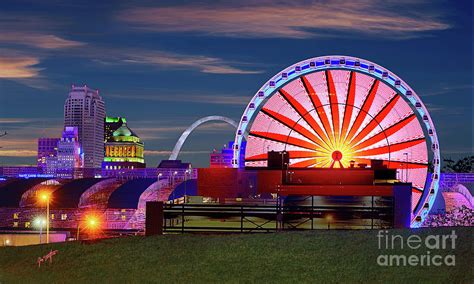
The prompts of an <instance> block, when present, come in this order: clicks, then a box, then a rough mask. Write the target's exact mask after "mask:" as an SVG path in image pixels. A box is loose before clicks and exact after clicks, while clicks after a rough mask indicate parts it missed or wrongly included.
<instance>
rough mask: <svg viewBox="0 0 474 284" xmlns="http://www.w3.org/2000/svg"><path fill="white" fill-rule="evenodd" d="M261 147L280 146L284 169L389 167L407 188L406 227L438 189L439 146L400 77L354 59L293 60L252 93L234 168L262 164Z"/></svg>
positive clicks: (263, 149) (419, 219)
mask: <svg viewBox="0 0 474 284" xmlns="http://www.w3.org/2000/svg"><path fill="white" fill-rule="evenodd" d="M269 151H287V152H288V154H289V161H290V162H289V165H288V167H289V168H311V167H322V168H347V167H350V166H360V165H363V164H365V165H370V164H371V161H374V160H376V161H379V163H382V164H384V165H385V166H387V167H388V168H392V169H397V175H398V179H399V180H402V181H406V182H411V183H412V185H413V189H412V209H413V219H412V226H413V227H417V226H420V225H421V223H422V222H423V220H424V218H425V217H426V215H427V214H428V212H429V210H430V208H431V206H432V204H433V202H434V199H435V197H436V194H437V191H438V178H439V169H440V163H439V157H440V156H439V146H438V139H437V136H436V131H435V128H434V125H433V122H432V120H431V118H430V115H429V113H428V111H427V109H426V107H425V106H424V105H423V103H422V102H421V100H420V98H419V97H418V96H417V95H416V93H415V92H414V91H413V90H412V89H411V88H410V87H409V86H408V84H406V83H405V82H404V81H403V80H401V79H400V78H398V77H397V76H396V75H394V74H393V73H391V72H390V71H388V70H387V69H385V68H383V67H381V66H379V65H376V64H374V63H372V62H369V61H366V60H362V59H359V58H353V57H347V56H327V57H318V58H312V59H309V60H305V61H302V62H299V63H297V64H295V65H292V66H290V67H288V68H286V69H284V70H283V71H281V72H280V73H278V74H277V75H276V76H274V77H273V78H272V79H270V80H269V81H268V82H267V83H266V84H265V85H264V86H263V87H262V88H261V89H260V90H259V91H258V92H257V93H256V94H255V96H254V97H253V98H252V100H251V101H250V103H249V104H248V106H247V108H246V109H245V112H244V114H243V116H242V118H241V120H240V124H239V127H238V129H237V132H236V137H235V143H234V159H233V163H234V166H235V167H243V166H246V167H263V166H266V165H267V155H268V154H267V153H268V152H269ZM243 156H244V157H243Z"/></svg>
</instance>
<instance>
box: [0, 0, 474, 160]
mask: <svg viewBox="0 0 474 284" xmlns="http://www.w3.org/2000/svg"><path fill="white" fill-rule="evenodd" d="M158 2H159V3H158ZM355 2H357V3H355ZM98 3H99V4H98ZM472 27H473V18H472V3H471V1H468V0H465V1H428V0H426V1H407V0H402V1H390V0H389V1H375V0H361V1H354V3H351V1H286V2H283V1H282V2H279V1H235V2H231V1H199V2H197V1H195V2H192V1H188V2H186V1H179V3H176V2H175V1H170V2H165V1H60V0H45V1H33V0H16V1H8V0H7V1H1V2H0V131H8V133H9V134H8V135H7V136H5V137H3V138H0V147H2V148H0V164H1V165H11V164H22V165H26V164H34V163H35V156H36V139H37V138H38V137H56V136H59V135H60V132H61V127H62V123H63V104H64V100H65V99H66V97H67V93H68V91H69V88H70V85H71V84H78V85H79V84H87V85H88V86H90V87H92V88H96V89H99V91H100V93H101V95H102V96H103V98H104V99H105V102H106V110H107V114H108V115H111V116H125V117H127V119H128V122H129V126H130V127H131V128H132V129H133V130H134V131H135V132H137V133H138V134H139V135H140V136H141V137H142V139H143V140H144V142H145V149H146V152H145V155H146V161H147V163H148V166H151V167H153V166H156V165H157V163H158V162H159V160H161V159H163V158H166V157H167V156H168V155H169V151H170V150H171V149H172V147H173V145H174V143H175V142H176V140H177V139H178V137H179V135H180V133H181V132H182V131H183V130H184V129H185V128H186V127H187V126H188V125H190V124H191V123H192V122H193V121H195V120H196V119H198V118H200V117H203V116H207V115H224V116H228V117H230V118H233V119H235V120H238V119H239V118H240V116H241V114H242V112H243V110H244V108H245V105H246V104H247V102H248V101H249V100H250V98H251V97H252V96H253V94H254V93H255V92H256V91H257V90H258V89H259V88H260V86H261V85H262V84H263V83H265V82H266V81H267V80H268V79H269V78H270V77H271V76H273V75H274V74H276V73H277V72H279V71H280V70H281V69H284V68H285V67H287V66H289V65H291V64H293V63H295V62H298V61H300V60H303V59H306V58H310V57H316V56H323V55H330V54H342V55H351V56H356V57H361V58H364V59H367V60H370V61H373V62H376V63H378V64H380V65H382V66H384V67H386V68H388V69H389V70H391V71H392V72H394V73H395V74H397V75H398V76H400V77H401V78H403V79H404V80H405V81H406V82H407V83H408V84H410V86H411V87H412V88H413V89H414V90H416V92H417V93H418V94H419V95H420V96H421V97H422V100H423V102H424V103H425V104H426V105H427V107H428V109H429V110H430V114H431V116H432V118H433V120H434V122H435V125H436V128H437V131H438V135H439V139H440V145H441V150H442V155H443V156H445V157H454V158H457V157H462V156H466V155H469V154H472V152H473V151H472V141H473V133H472V121H473V114H472V106H473V103H472V97H473V73H472V66H473V56H472V53H473V47H472V41H473V38H472V36H473V34H472ZM233 135H234V131H233V129H232V128H231V127H230V126H227V125H225V124H220V123H210V124H207V125H203V126H202V127H201V128H198V130H197V131H196V132H195V133H193V134H192V135H191V136H190V138H189V140H188V141H187V144H185V146H184V148H183V153H182V154H181V155H180V158H182V159H184V160H186V161H191V162H193V163H194V164H195V165H196V166H206V165H208V159H209V155H208V153H209V151H211V150H212V149H214V148H221V147H222V145H223V144H225V143H227V142H228V141H229V140H232V139H233Z"/></svg>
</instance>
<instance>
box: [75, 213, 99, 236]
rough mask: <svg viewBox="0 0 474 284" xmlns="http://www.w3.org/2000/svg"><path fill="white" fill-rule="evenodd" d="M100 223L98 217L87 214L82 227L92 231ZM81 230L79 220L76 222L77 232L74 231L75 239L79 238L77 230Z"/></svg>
mask: <svg viewBox="0 0 474 284" xmlns="http://www.w3.org/2000/svg"><path fill="white" fill-rule="evenodd" d="M99 225H100V222H99V219H98V218H97V217H96V216H94V215H88V216H86V218H85V222H84V228H85V229H88V230H89V231H91V232H94V231H95V230H96V229H97V228H98V227H99ZM80 230H81V224H80V222H77V233H76V240H77V241H78V240H79V232H80Z"/></svg>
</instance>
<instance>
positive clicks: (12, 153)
mask: <svg viewBox="0 0 474 284" xmlns="http://www.w3.org/2000/svg"><path fill="white" fill-rule="evenodd" d="M37 155H38V154H37V152H36V151H34V150H2V149H0V157H36V156H37Z"/></svg>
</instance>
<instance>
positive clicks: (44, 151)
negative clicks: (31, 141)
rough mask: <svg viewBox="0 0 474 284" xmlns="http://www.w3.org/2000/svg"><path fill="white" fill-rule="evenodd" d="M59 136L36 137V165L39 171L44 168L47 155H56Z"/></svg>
mask: <svg viewBox="0 0 474 284" xmlns="http://www.w3.org/2000/svg"><path fill="white" fill-rule="evenodd" d="M58 141H59V138H39V139H38V160H37V165H38V168H40V171H41V172H42V171H44V170H45V169H46V162H47V158H48V157H50V158H51V157H56V153H57V151H58Z"/></svg>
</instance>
